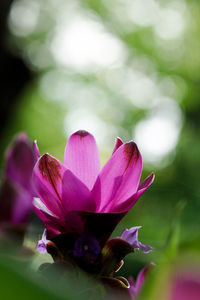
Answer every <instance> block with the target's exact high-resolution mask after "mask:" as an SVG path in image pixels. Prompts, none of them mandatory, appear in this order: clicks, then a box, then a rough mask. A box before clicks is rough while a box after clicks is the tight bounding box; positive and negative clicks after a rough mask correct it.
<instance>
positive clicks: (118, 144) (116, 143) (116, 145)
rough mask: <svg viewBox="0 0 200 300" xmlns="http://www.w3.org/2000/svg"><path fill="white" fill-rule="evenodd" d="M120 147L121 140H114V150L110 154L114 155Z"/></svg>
mask: <svg viewBox="0 0 200 300" xmlns="http://www.w3.org/2000/svg"><path fill="white" fill-rule="evenodd" d="M121 145H123V142H122V140H121V139H120V138H119V137H117V138H116V140H115V146H114V149H113V153H112V154H114V153H115V151H116V150H117V149H118V148H119V147H120V146H121Z"/></svg>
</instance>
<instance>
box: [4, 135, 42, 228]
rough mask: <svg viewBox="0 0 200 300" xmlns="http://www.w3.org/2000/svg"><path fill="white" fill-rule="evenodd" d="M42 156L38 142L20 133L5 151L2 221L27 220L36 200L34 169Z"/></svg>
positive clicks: (5, 222)
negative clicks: (33, 179) (34, 198)
mask: <svg viewBox="0 0 200 300" xmlns="http://www.w3.org/2000/svg"><path fill="white" fill-rule="evenodd" d="M38 156H39V150H38V148H37V144H36V142H34V143H33V145H32V144H31V142H30V141H29V139H28V137H27V136H26V134H24V133H22V134H19V135H18V136H17V137H16V138H15V140H14V142H13V144H12V146H11V147H10V148H9V149H8V150H7V152H6V167H5V176H4V180H3V184H2V186H1V189H0V223H1V228H2V226H4V225H5V224H15V225H16V224H24V223H26V222H27V221H28V217H29V213H30V210H31V209H32V202H33V195H34V191H33V185H32V172H33V167H34V165H35V163H36V161H37V158H38Z"/></svg>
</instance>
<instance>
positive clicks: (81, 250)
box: [73, 234, 101, 260]
mask: <svg viewBox="0 0 200 300" xmlns="http://www.w3.org/2000/svg"><path fill="white" fill-rule="evenodd" d="M100 251H101V248H100V246H99V243H98V241H97V240H96V239H95V237H93V236H91V235H89V234H83V235H81V236H80V237H79V238H78V239H77V240H76V242H75V245H74V251H73V254H74V256H76V257H80V258H81V257H83V258H84V257H90V258H91V259H92V260H95V259H96V258H97V256H98V254H99V253H100Z"/></svg>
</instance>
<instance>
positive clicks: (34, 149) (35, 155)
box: [33, 140, 40, 164]
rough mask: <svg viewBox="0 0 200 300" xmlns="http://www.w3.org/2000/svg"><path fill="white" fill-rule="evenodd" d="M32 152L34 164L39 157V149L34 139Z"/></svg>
mask: <svg viewBox="0 0 200 300" xmlns="http://www.w3.org/2000/svg"><path fill="white" fill-rule="evenodd" d="M33 154H34V164H36V162H37V160H38V159H39V158H40V151H39V148H38V145H37V141H36V140H35V141H33Z"/></svg>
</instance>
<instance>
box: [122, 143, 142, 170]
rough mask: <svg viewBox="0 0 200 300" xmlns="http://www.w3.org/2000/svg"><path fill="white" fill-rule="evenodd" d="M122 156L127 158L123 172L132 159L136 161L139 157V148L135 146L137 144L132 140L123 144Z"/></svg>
mask: <svg viewBox="0 0 200 300" xmlns="http://www.w3.org/2000/svg"><path fill="white" fill-rule="evenodd" d="M124 156H125V159H126V160H127V165H126V168H125V170H124V173H125V172H126V170H127V169H128V167H129V165H130V163H131V161H132V159H135V160H136V161H137V160H138V159H139V150H138V148H137V145H136V144H135V143H134V142H129V143H126V144H124Z"/></svg>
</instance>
